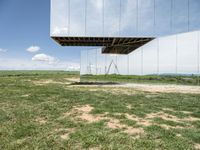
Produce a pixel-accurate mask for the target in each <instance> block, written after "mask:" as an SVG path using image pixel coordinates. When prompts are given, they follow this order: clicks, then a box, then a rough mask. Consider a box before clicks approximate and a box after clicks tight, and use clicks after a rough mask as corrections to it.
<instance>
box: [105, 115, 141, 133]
mask: <svg viewBox="0 0 200 150" xmlns="http://www.w3.org/2000/svg"><path fill="white" fill-rule="evenodd" d="M107 126H108V128H111V129H121V130H122V132H124V133H127V134H131V135H136V134H137V135H138V134H143V133H144V130H143V128H133V127H130V126H127V125H125V124H121V123H120V121H119V120H117V119H110V120H109V121H108V122H107Z"/></svg>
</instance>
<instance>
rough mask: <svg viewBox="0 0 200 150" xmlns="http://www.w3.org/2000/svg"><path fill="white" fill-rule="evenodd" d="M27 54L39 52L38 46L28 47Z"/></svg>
mask: <svg viewBox="0 0 200 150" xmlns="http://www.w3.org/2000/svg"><path fill="white" fill-rule="evenodd" d="M26 50H27V51H28V52H31V53H35V52H38V51H39V50H40V47H39V46H30V47H29V48H27V49H26Z"/></svg>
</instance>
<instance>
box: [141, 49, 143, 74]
mask: <svg viewBox="0 0 200 150" xmlns="http://www.w3.org/2000/svg"><path fill="white" fill-rule="evenodd" d="M141 75H143V46H142V47H141Z"/></svg>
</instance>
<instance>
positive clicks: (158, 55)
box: [157, 38, 160, 75]
mask: <svg viewBox="0 0 200 150" xmlns="http://www.w3.org/2000/svg"><path fill="white" fill-rule="evenodd" d="M159 58H160V41H159V38H158V39H157V74H158V75H159V72H160V59H159Z"/></svg>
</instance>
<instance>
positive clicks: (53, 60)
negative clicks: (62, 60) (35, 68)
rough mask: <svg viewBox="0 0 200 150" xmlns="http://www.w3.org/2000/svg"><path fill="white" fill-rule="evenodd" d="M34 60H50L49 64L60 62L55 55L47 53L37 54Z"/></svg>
mask: <svg viewBox="0 0 200 150" xmlns="http://www.w3.org/2000/svg"><path fill="white" fill-rule="evenodd" d="M32 60H33V61H43V62H48V63H49V64H54V63H57V62H58V59H56V58H55V57H52V56H49V55H46V54H37V55H35V56H34V57H33V58H32Z"/></svg>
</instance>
